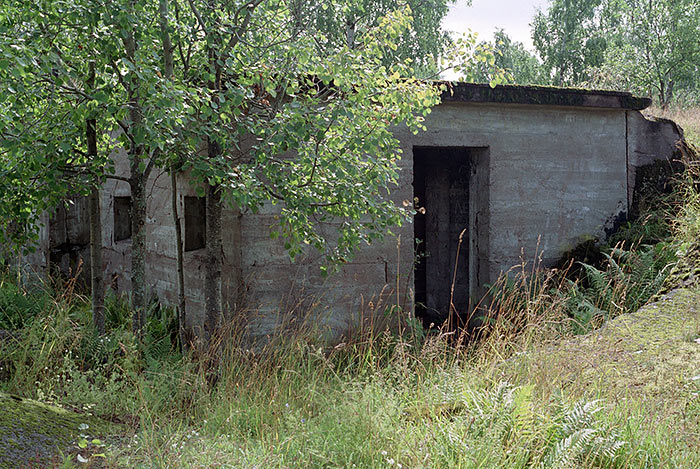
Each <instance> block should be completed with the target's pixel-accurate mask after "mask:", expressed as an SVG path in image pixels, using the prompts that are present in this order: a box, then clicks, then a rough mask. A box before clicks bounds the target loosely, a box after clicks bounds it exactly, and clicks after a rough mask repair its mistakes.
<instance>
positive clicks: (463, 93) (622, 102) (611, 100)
mask: <svg viewBox="0 0 700 469" xmlns="http://www.w3.org/2000/svg"><path fill="white" fill-rule="evenodd" d="M437 83H440V84H444V85H445V86H446V89H445V91H444V92H443V93H442V102H444V103H450V102H453V103H454V102H456V103H496V104H525V105H538V106H573V107H588V108H598V109H620V110H635V111H640V110H642V109H645V108H647V107H649V105H651V99H650V98H641V97H638V96H634V95H632V94H631V93H626V92H622V91H602V90H587V89H581V88H559V87H553V86H530V85H527V86H520V85H497V86H495V87H491V86H490V85H488V84H481V83H461V82H448V81H440V82H437Z"/></svg>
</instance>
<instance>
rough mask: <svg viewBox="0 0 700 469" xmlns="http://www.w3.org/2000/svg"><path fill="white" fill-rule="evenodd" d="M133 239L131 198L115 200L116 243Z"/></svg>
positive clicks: (117, 198)
mask: <svg viewBox="0 0 700 469" xmlns="http://www.w3.org/2000/svg"><path fill="white" fill-rule="evenodd" d="M129 238H131V197H130V196H126V197H115V198H114V241H123V240H125V239H129Z"/></svg>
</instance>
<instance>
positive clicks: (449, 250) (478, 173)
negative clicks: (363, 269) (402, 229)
mask: <svg viewBox="0 0 700 469" xmlns="http://www.w3.org/2000/svg"><path fill="white" fill-rule="evenodd" d="M488 168H489V149H488V147H439V146H432V147H427V146H415V147H414V148H413V193H414V203H415V205H416V208H417V211H416V215H415V216H414V223H413V226H414V239H415V248H414V251H415V256H416V266H415V271H414V288H415V313H416V316H417V317H419V318H420V319H421V320H422V322H423V325H424V327H426V328H429V327H431V326H440V325H441V324H443V323H444V322H445V321H448V327H465V326H468V323H469V318H470V317H471V316H472V315H471V313H472V311H473V310H474V307H475V303H476V302H478V300H479V298H480V297H481V296H482V295H483V292H482V288H481V287H480V286H482V285H483V284H484V283H486V279H485V278H484V275H483V273H484V269H482V270H481V271H480V270H479V259H480V257H483V255H484V254H485V251H486V249H488V239H487V233H488V230H487V227H488V222H487V219H488V203H489V201H488V194H489V191H488ZM479 224H481V226H479ZM480 249H481V252H479V251H480ZM480 254H481V256H480Z"/></svg>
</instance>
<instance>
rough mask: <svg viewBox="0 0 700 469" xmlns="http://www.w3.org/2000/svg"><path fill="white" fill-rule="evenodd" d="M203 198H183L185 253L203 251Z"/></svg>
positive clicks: (204, 200) (204, 229) (205, 229)
mask: <svg viewBox="0 0 700 469" xmlns="http://www.w3.org/2000/svg"><path fill="white" fill-rule="evenodd" d="M206 240H207V202H206V198H205V197H188V196H186V197H185V252H187V251H196V250H197V249H203V248H204V247H206V245H207V243H206Z"/></svg>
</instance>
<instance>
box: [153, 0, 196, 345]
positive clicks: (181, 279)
mask: <svg viewBox="0 0 700 469" xmlns="http://www.w3.org/2000/svg"><path fill="white" fill-rule="evenodd" d="M158 6H159V8H158V13H159V17H160V30H161V35H162V39H163V76H164V77H165V78H166V79H167V80H172V78H173V45H172V42H171V40H170V31H169V30H168V15H169V12H168V10H169V5H168V0H160V2H159V4H158ZM170 185H171V192H170V201H171V203H172V211H173V224H174V225H175V249H176V250H177V252H176V253H175V262H176V264H177V267H176V269H177V322H178V336H179V338H180V346H181V347H182V350H183V352H185V351H187V347H188V342H189V340H188V338H187V333H186V330H185V326H186V324H187V322H186V321H187V303H186V301H185V273H184V272H185V269H184V266H183V254H182V253H183V251H182V226H181V224H180V217H179V216H178V213H177V170H176V169H175V166H174V165H171V166H170Z"/></svg>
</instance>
